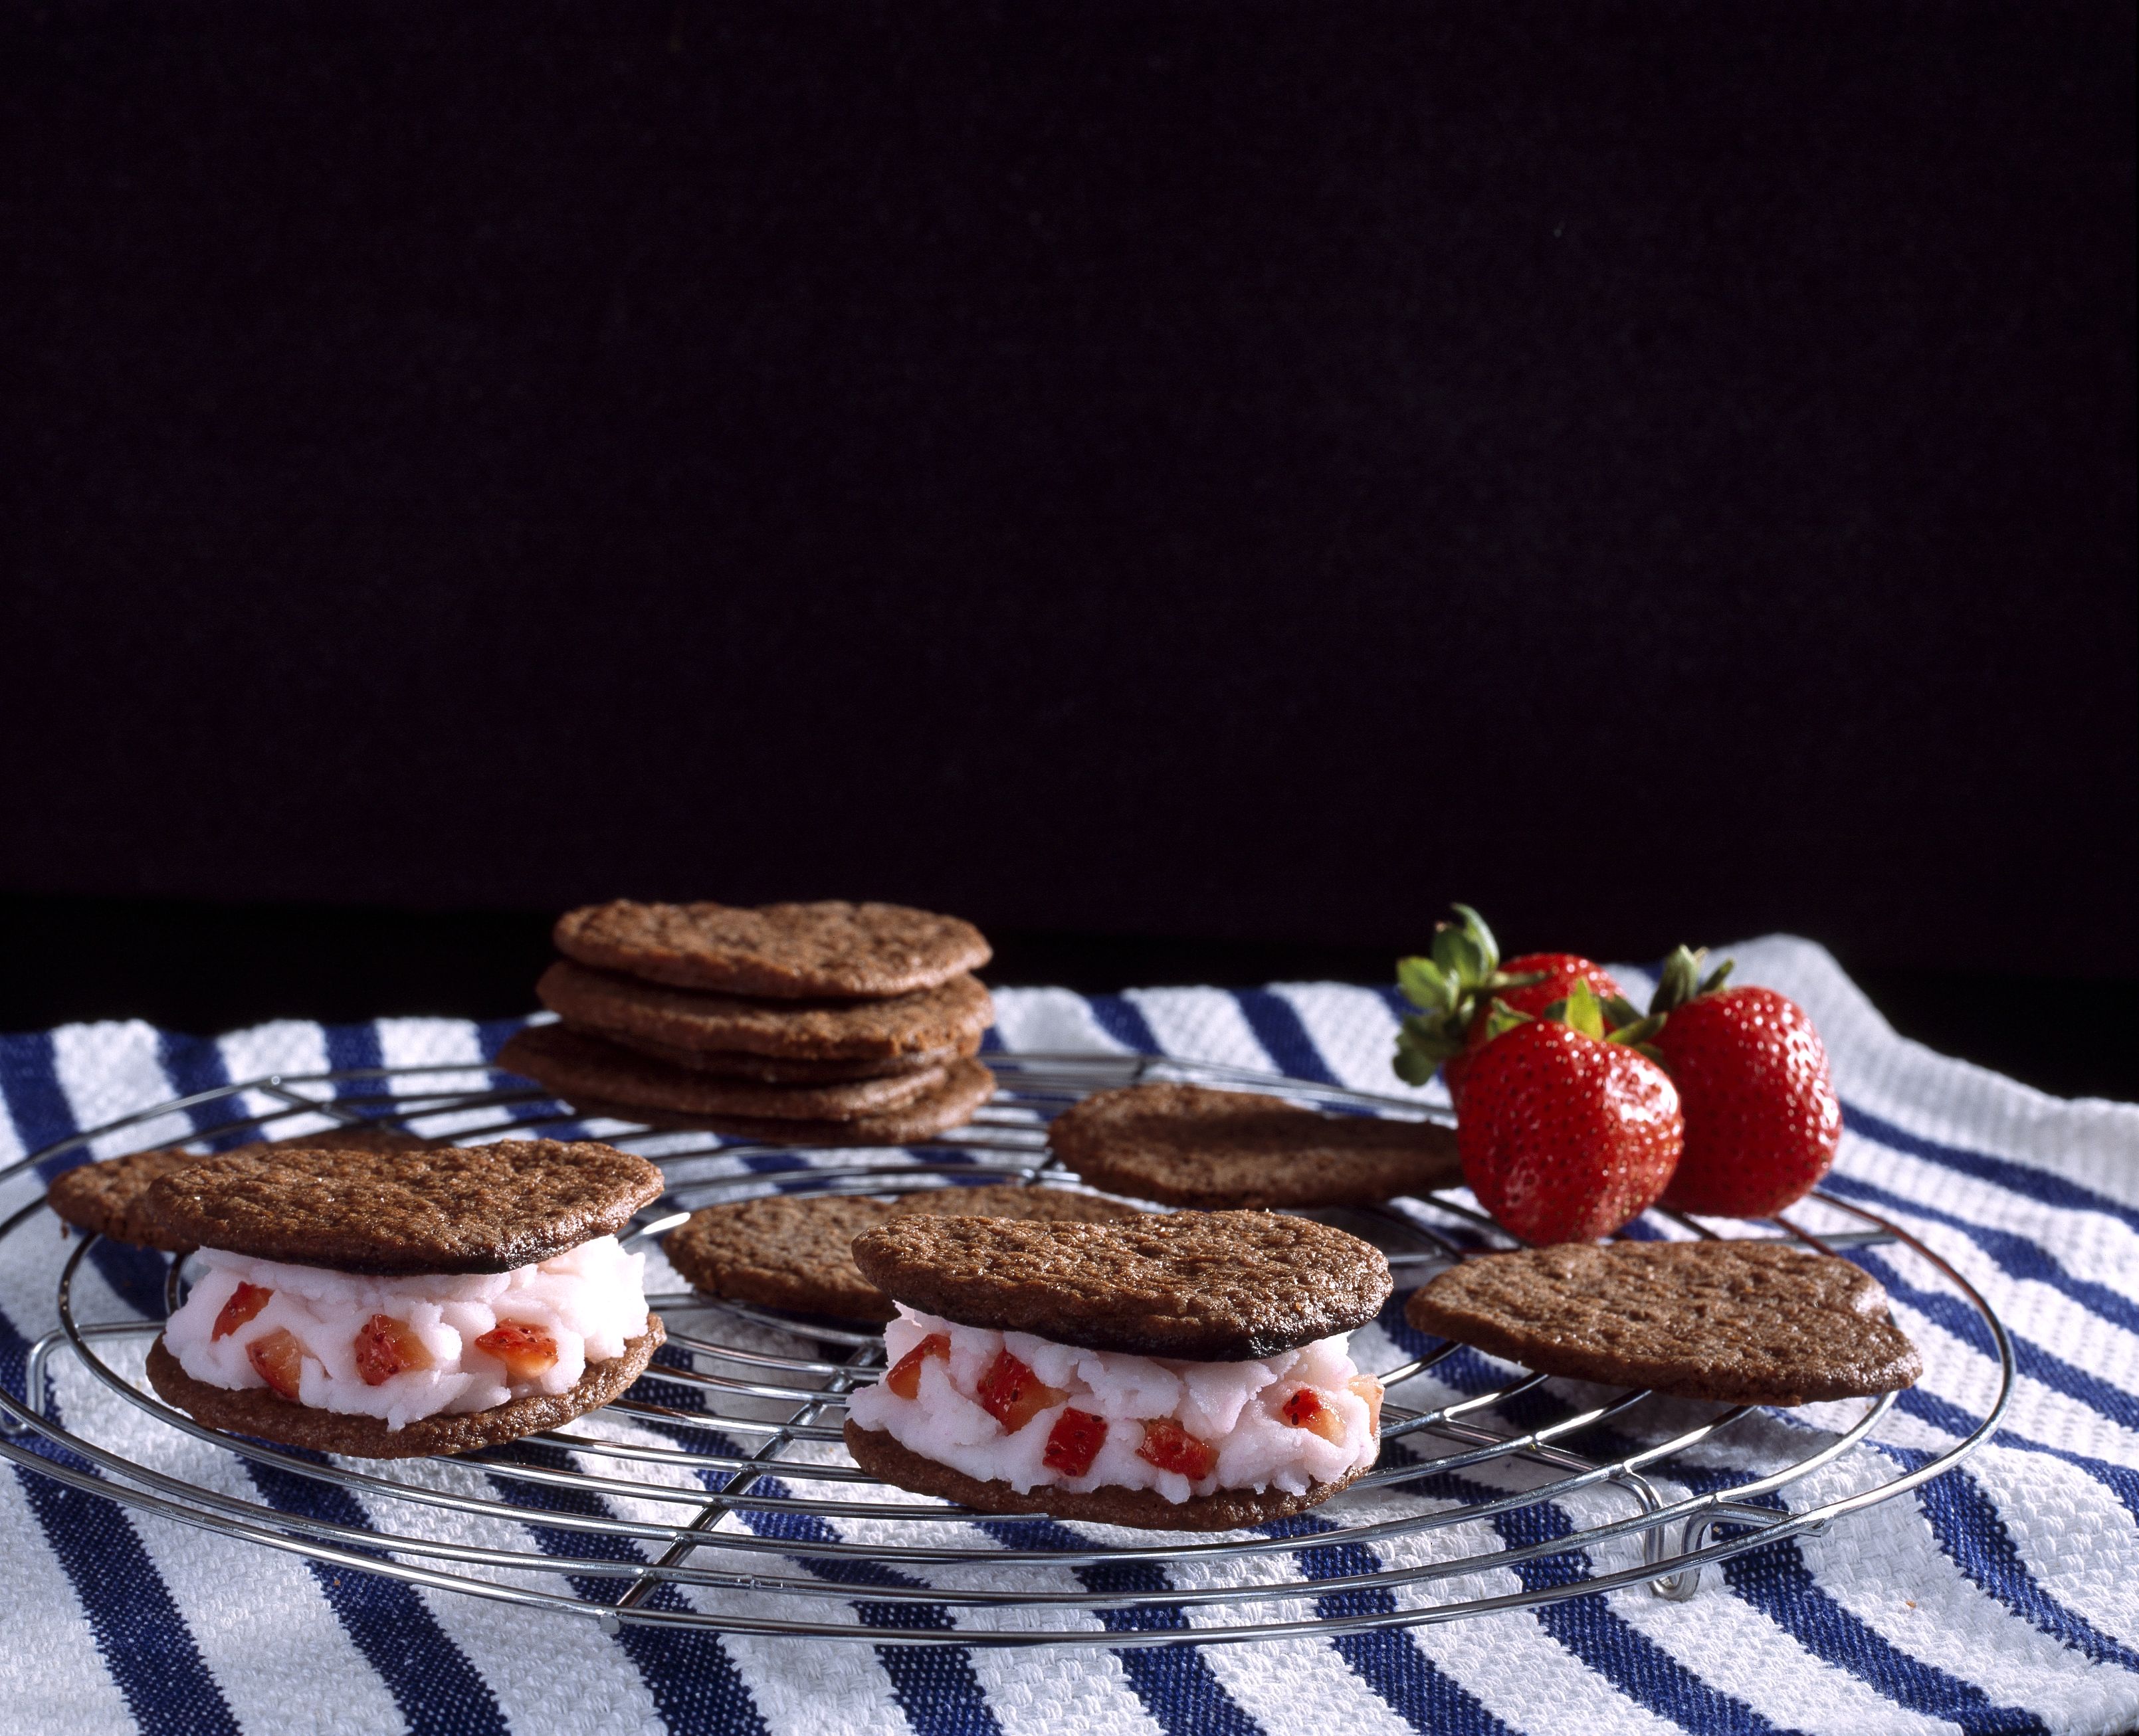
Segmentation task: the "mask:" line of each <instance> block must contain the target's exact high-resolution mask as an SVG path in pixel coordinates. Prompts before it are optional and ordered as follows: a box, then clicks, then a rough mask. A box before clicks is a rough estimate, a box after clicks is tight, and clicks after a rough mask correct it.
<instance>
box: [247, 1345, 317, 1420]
mask: <svg viewBox="0 0 2139 1736" xmlns="http://www.w3.org/2000/svg"><path fill="white" fill-rule="evenodd" d="M245 1357H246V1360H247V1362H251V1363H252V1368H253V1372H255V1373H256V1374H257V1375H258V1376H259V1377H260V1378H261V1379H262V1380H263V1381H267V1384H268V1386H271V1387H272V1388H273V1389H274V1391H275V1395H276V1396H277V1397H278V1398H286V1399H288V1400H289V1401H291V1403H292V1404H295V1403H296V1400H297V1383H298V1380H299V1378H300V1377H301V1375H302V1374H303V1372H304V1367H305V1349H304V1347H303V1346H302V1345H301V1344H300V1343H298V1342H297V1341H296V1338H295V1337H292V1336H291V1333H289V1332H288V1330H287V1329H286V1328H282V1327H277V1328H275V1330H274V1331H273V1332H272V1333H262V1335H261V1336H260V1337H257V1338H255V1339H254V1340H253V1341H252V1342H251V1343H250V1344H248V1345H247V1346H246V1347H245Z"/></svg>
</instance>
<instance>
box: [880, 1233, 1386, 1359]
mask: <svg viewBox="0 0 2139 1736" xmlns="http://www.w3.org/2000/svg"><path fill="white" fill-rule="evenodd" d="M854 1264H856V1265H857V1266H859V1267H860V1268H861V1270H862V1274H863V1275H864V1277H866V1278H868V1279H869V1281H870V1282H871V1283H873V1284H875V1285H876V1286H877V1288H878V1289H880V1290H883V1292H884V1293H886V1294H888V1295H889V1296H891V1297H893V1298H895V1299H896V1300H898V1301H900V1302H903V1303H906V1304H907V1306H908V1307H909V1308H918V1309H920V1310H921V1311H922V1312H923V1313H929V1314H936V1315H939V1316H941V1317H942V1318H944V1319H946V1320H952V1321H956V1322H957V1323H959V1324H960V1325H962V1326H986V1327H992V1328H995V1329H996V1330H997V1331H999V1332H1023V1333H1035V1334H1037V1335H1038V1336H1040V1337H1044V1338H1051V1339H1053V1340H1055V1342H1057V1343H1061V1344H1074V1345H1076V1346H1079V1347H1081V1348H1084V1349H1087V1350H1118V1351H1126V1352H1129V1353H1131V1354H1132V1355H1137V1356H1151V1357H1185V1358H1187V1359H1188V1360H1190V1361H1192V1362H1245V1361H1247V1360H1248V1359H1250V1358H1251V1357H1268V1356H1275V1355H1276V1354H1277V1352H1280V1351H1281V1350H1291V1349H1294V1348H1295V1347H1298V1346H1300V1345H1302V1344H1308V1343H1312V1342H1314V1340H1315V1339H1317V1338H1326V1337H1329V1336H1330V1335H1331V1334H1332V1333H1342V1332H1349V1331H1351V1330H1352V1329H1353V1328H1354V1327H1358V1326H1361V1325H1363V1324H1364V1323H1366V1322H1368V1321H1369V1320H1371V1319H1373V1317H1374V1314H1375V1313H1376V1311H1377V1310H1378V1309H1379V1308H1380V1307H1381V1305H1382V1303H1383V1299H1384V1298H1387V1296H1388V1293H1389V1289H1390V1284H1389V1268H1388V1261H1387V1260H1385V1259H1383V1258H1382V1255H1381V1252H1380V1250H1379V1249H1377V1248H1374V1247H1373V1246H1372V1245H1369V1244H1368V1243H1366V1242H1363V1241H1361V1240H1359V1239H1358V1237H1357V1236H1352V1235H1345V1234H1344V1231H1343V1230H1333V1229H1331V1228H1330V1227H1329V1225H1326V1224H1317V1223H1314V1222H1313V1221H1312V1220H1309V1219H1305V1218H1288V1217H1279V1216H1276V1215H1273V1214H1270V1213H1267V1212H1260V1211H1218V1212H1200V1211H1199V1212H1181V1213H1177V1214H1176V1215H1172V1216H1170V1217H1160V1216H1155V1215H1154V1216H1152V1217H1148V1218H1144V1219H1141V1220H1138V1221H1136V1222H1134V1223H1126V1224H1030V1223H1015V1222H1010V1221H1007V1220H999V1219H982V1218H968V1217H958V1218H937V1217H928V1216H923V1215H919V1214H913V1215H905V1216H902V1217H900V1218H898V1219H897V1220H895V1221H893V1222H891V1223H888V1224H885V1225H881V1226H880V1227H879V1228H877V1229H875V1230H870V1231H869V1233H868V1234H867V1235H864V1236H862V1237H860V1238H859V1240H857V1241H856V1242H855V1243H854Z"/></svg>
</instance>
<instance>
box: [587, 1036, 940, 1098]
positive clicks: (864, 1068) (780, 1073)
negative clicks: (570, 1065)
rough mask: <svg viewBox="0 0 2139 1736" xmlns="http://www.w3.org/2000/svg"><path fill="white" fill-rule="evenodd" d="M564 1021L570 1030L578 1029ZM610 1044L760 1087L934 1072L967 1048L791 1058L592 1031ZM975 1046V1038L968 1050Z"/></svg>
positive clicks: (813, 1083)
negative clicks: (872, 1057)
mask: <svg viewBox="0 0 2139 1736" xmlns="http://www.w3.org/2000/svg"><path fill="white" fill-rule="evenodd" d="M567 1024H568V1025H569V1027H570V1029H583V1027H580V1026H578V1025H572V1024H570V1021H567ZM595 1034H596V1035H599V1036H602V1037H604V1038H605V1039H606V1040H608V1041H609V1042H611V1043H617V1044H622V1045H623V1046H624V1048H626V1049H636V1050H638V1051H639V1054H643V1055H651V1056H653V1059H655V1060H657V1061H666V1062H667V1063H668V1064H669V1065H670V1066H671V1067H681V1068H684V1069H685V1070H686V1071H688V1072H691V1073H703V1074H705V1075H706V1076H707V1078H716V1079H749V1080H753V1081H755V1082H756V1083H758V1084H761V1085H839V1084H844V1083H849V1082H850V1081H852V1080H855V1079H892V1078H899V1077H900V1076H901V1075H903V1074H905V1073H935V1072H939V1071H941V1070H942V1068H946V1067H948V1066H949V1065H950V1064H952V1062H953V1061H957V1060H962V1059H964V1057H965V1056H966V1055H967V1054H972V1052H973V1050H972V1049H924V1050H923V1051H922V1052H921V1053H920V1054H913V1055H900V1056H898V1057H896V1058H893V1059H885V1060H881V1061H810V1060H800V1061H790V1060H786V1059H783V1058H781V1056H779V1055H754V1054H749V1053H747V1052H746V1051H745V1050H743V1049H677V1048H674V1047H672V1046H671V1045H670V1044H666V1043H656V1042H653V1041H652V1040H651V1039H649V1038H645V1037H633V1036H627V1035H625V1034H624V1033H622V1032H620V1031H609V1032H596V1033H595ZM979 1047H980V1044H979V1042H978V1040H977V1039H976V1040H975V1042H974V1044H973V1049H978V1048H979Z"/></svg>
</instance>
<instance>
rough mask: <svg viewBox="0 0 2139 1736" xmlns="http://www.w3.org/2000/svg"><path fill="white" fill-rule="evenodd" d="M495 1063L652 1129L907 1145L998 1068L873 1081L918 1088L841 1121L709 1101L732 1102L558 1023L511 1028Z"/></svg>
mask: <svg viewBox="0 0 2139 1736" xmlns="http://www.w3.org/2000/svg"><path fill="white" fill-rule="evenodd" d="M495 1065H496V1066H497V1067H499V1068H502V1069H503V1070H504V1071H506V1072H508V1073H518V1074H519V1075H520V1076H521V1078H529V1079H532V1080H534V1081H535V1083H536V1084H538V1085H540V1086H541V1088H543V1089H544V1090H545V1091H547V1092H550V1093H552V1094H554V1095H555V1096H557V1097H559V1098H563V1099H564V1100H565V1102H567V1103H570V1104H571V1105H572V1106H573V1107H574V1108H575V1109H577V1110H578V1111H580V1113H582V1114H585V1115H614V1116H615V1117H617V1118H618V1119H619V1120H623V1121H636V1122H643V1123H644V1124H645V1125H647V1126H649V1127H700V1128H704V1129H706V1130H707V1131H709V1132H715V1133H727V1134H731V1135H733V1136H734V1137H737V1138H742V1139H761V1140H765V1141H767V1142H771V1143H774V1144H780V1145H830V1146H862V1145H905V1144H907V1143H908V1142H911V1141H913V1140H917V1139H926V1138H928V1137H931V1136H932V1135H934V1134H937V1133H940V1132H942V1131H943V1130H944V1129H945V1128H947V1127H957V1126H959V1125H960V1124H962V1122H967V1121H969V1120H971V1119H972V1114H973V1112H974V1111H975V1110H976V1109H977V1108H980V1106H981V1104H982V1103H986V1101H987V1100H988V1098H989V1097H990V1096H991V1094H992V1093H993V1092H994V1090H995V1075H994V1074H993V1073H990V1072H989V1071H988V1070H987V1068H985V1067H983V1066H982V1065H981V1064H980V1063H979V1062H978V1061H975V1060H970V1059H964V1060H959V1061H957V1062H954V1063H952V1064H951V1065H950V1066H948V1067H947V1068H944V1069H943V1071H942V1074H941V1075H940V1076H937V1077H931V1076H929V1075H926V1074H917V1075H910V1076H908V1079H904V1080H891V1081H883V1082H871V1083H892V1084H903V1083H911V1081H912V1080H913V1079H915V1078H918V1079H919V1080H920V1081H921V1082H922V1083H921V1088H920V1089H919V1092H918V1094H917V1095H915V1096H913V1097H912V1098H909V1099H908V1101H906V1102H905V1103H898V1104H894V1105H893V1106H892V1107H890V1108H885V1109H880V1110H874V1111H870V1112H868V1113H859V1114H855V1115H853V1116H849V1117H841V1118H839V1119H833V1118H830V1117H822V1116H810V1115H803V1114H795V1115H788V1114H781V1115H776V1116H775V1115H764V1114H752V1113H744V1112H740V1111H730V1110H725V1109H720V1108H715V1107H713V1105H714V1104H716V1103H719V1102H722V1101H729V1102H732V1101H734V1099H733V1098H722V1097H721V1096H720V1094H719V1093H720V1092H721V1091H722V1089H723V1087H722V1082H721V1081H718V1080H714V1079H709V1078H707V1077H706V1076H705V1075H704V1074H702V1073H696V1072H693V1070H691V1069H690V1068H683V1067H672V1066H670V1065H669V1064H668V1063H667V1062H665V1061H657V1060H655V1059H653V1057H652V1056H650V1055H642V1054H637V1053H635V1052H634V1051H633V1050H631V1049H625V1048H623V1047H621V1046H620V1045H619V1044H614V1043H606V1042H604V1041H603V1040H602V1039H600V1037H590V1036H589V1035H587V1034H585V1032H583V1031H575V1030H570V1029H566V1028H565V1026H564V1025H561V1024H536V1025H531V1026H529V1027H528V1028H527V1029H525V1030H521V1031H517V1032H516V1033H514V1034H513V1036H512V1038H511V1041H509V1042H508V1043H507V1044H506V1045H505V1047H504V1048H503V1049H502V1050H500V1051H499V1053H498V1057H497V1061H496V1062H495ZM761 1089H767V1090H769V1089H771V1087H764V1088H761ZM793 1089H794V1090H795V1091H797V1092H803V1091H807V1090H810V1089H815V1088H809V1087H801V1086H797V1087H794V1088H793ZM825 1089H829V1088H825ZM782 1107H783V1108H784V1107H786V1106H785V1105H783V1106H782Z"/></svg>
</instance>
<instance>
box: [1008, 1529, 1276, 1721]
mask: <svg viewBox="0 0 2139 1736" xmlns="http://www.w3.org/2000/svg"><path fill="white" fill-rule="evenodd" d="M981 1529H982V1530H984V1531H986V1532H987V1533H989V1534H990V1535H991V1537H994V1538H996V1539H997V1540H998V1541H999V1542H1001V1543H1002V1544H1003V1545H1004V1546H1005V1547H1006V1548H1011V1549H1086V1548H1090V1547H1091V1546H1090V1544H1089V1543H1088V1542H1087V1541H1086V1540H1085V1539H1084V1538H1081V1537H1079V1535H1078V1534H1077V1533H1075V1532H1074V1531H1072V1530H1071V1529H1070V1528H1069V1527H1068V1526H1067V1525H1065V1524H1062V1523H1060V1522H1059V1521H1057V1520H1055V1519H1044V1518H1041V1519H989V1520H986V1521H984V1522H983V1523H982V1524H981ZM1070 1571H1071V1572H1074V1574H1075V1575H1076V1577H1077V1580H1078V1582H1079V1584H1081V1585H1082V1586H1083V1587H1084V1589H1085V1590H1086V1591H1088V1592H1160V1591H1164V1590H1166V1589H1167V1577H1166V1573H1165V1570H1164V1569H1163V1568H1162V1567H1159V1566H1158V1564H1157V1563H1156V1562H1135V1561H1125V1562H1100V1563H1099V1564H1097V1565H1096V1566H1092V1567H1074V1568H1072V1569H1071V1570H1070ZM1094 1614H1096V1615H1097V1616H1098V1617H1099V1622H1100V1625H1101V1626H1104V1628H1105V1629H1106V1630H1107V1631H1108V1632H1109V1633H1114V1634H1122V1633H1158V1632H1165V1631H1172V1630H1179V1631H1181V1632H1182V1635H1183V1636H1184V1637H1185V1636H1187V1635H1188V1634H1189V1632H1190V1629H1189V1626H1188V1618H1187V1616H1185V1615H1183V1614H1182V1612H1181V1611H1179V1610H1177V1609H1162V1608H1153V1607H1152V1606H1148V1605H1143V1606H1129V1605H1124V1606H1123V1607H1121V1608H1119V1609H1102V1610H1098V1611H1094ZM1114 1656H1115V1657H1116V1658H1118V1660H1120V1662H1121V1666H1122V1674H1123V1676H1124V1677H1126V1678H1127V1680H1128V1685H1129V1687H1130V1689H1131V1690H1132V1691H1133V1693H1134V1694H1136V1697H1137V1698H1138V1699H1140V1700H1142V1701H1143V1707H1144V1710H1146V1711H1147V1712H1148V1713H1150V1714H1151V1715H1152V1716H1153V1718H1154V1719H1158V1723H1159V1724H1160V1725H1161V1727H1162V1728H1163V1729H1165V1730H1167V1732H1168V1736H1260V1731H1261V1729H1262V1726H1261V1725H1260V1724H1257V1723H1256V1722H1255V1719H1252V1718H1251V1717H1249V1716H1248V1714H1246V1712H1244V1711H1242V1710H1241V1706H1240V1703H1239V1702H1238V1701H1237V1700H1236V1699H1234V1698H1233V1696H1232V1695H1231V1694H1228V1693H1227V1692H1226V1685H1225V1684H1224V1683H1222V1682H1221V1681H1220V1680H1218V1678H1217V1677H1216V1675H1214V1674H1212V1672H1211V1666H1210V1665H1208V1664H1207V1663H1206V1662H1205V1661H1204V1660H1203V1657H1202V1654H1201V1653H1199V1652H1198V1651H1197V1650H1196V1649H1195V1647H1193V1646H1120V1647H1118V1648H1117V1649H1116V1650H1115V1652H1114Z"/></svg>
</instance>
